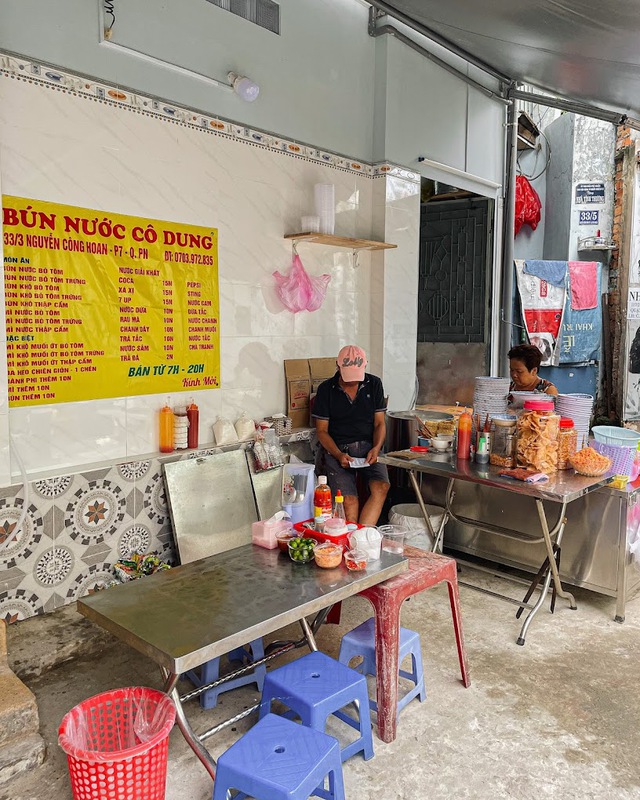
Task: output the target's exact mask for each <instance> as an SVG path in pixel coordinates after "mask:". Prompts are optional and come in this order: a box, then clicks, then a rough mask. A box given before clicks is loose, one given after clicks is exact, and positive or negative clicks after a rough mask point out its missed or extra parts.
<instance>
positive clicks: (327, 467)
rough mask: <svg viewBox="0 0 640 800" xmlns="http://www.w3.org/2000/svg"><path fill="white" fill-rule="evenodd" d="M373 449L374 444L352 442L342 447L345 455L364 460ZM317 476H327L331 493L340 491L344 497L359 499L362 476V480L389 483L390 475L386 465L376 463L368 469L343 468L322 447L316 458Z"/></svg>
mask: <svg viewBox="0 0 640 800" xmlns="http://www.w3.org/2000/svg"><path fill="white" fill-rule="evenodd" d="M372 447H373V443H372V442H351V444H345V445H341V446H340V449H341V450H342V452H343V453H348V454H349V455H350V456H353V457H354V458H364V457H365V456H366V455H367V453H368V452H369V450H371V448H372ZM316 475H326V476H327V482H328V483H329V486H330V487H331V491H332V492H333V494H334V495H335V493H336V492H337V491H338V489H340V491H341V492H342V496H343V497H357V496H358V487H357V484H356V480H357V478H358V475H360V479H361V480H365V481H366V482H367V484H368V483H369V481H381V482H382V483H389V473H388V472H387V467H386V464H380V463H378V462H376V463H375V464H371V465H370V466H368V467H361V468H358V469H354V468H353V467H341V466H340V464H339V463H338V461H337V460H336V459H335V458H334V457H333V456H332V455H331V454H330V453H327V451H326V450H325V449H324V447H320V448H319V450H318V454H317V456H316Z"/></svg>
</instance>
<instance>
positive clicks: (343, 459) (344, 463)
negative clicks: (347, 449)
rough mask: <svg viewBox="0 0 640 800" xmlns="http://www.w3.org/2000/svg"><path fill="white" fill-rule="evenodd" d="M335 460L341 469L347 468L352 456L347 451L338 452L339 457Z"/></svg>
mask: <svg viewBox="0 0 640 800" xmlns="http://www.w3.org/2000/svg"><path fill="white" fill-rule="evenodd" d="M336 460H337V462H338V463H339V464H340V466H341V467H343V469H348V467H349V462H350V461H353V456H350V455H349V454H348V453H340V457H339V458H338V459H336Z"/></svg>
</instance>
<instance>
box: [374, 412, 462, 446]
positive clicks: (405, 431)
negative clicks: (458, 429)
mask: <svg viewBox="0 0 640 800" xmlns="http://www.w3.org/2000/svg"><path fill="white" fill-rule="evenodd" d="M416 417H418V418H419V419H421V420H422V421H423V422H425V423H426V424H427V425H428V424H429V422H445V421H446V422H450V421H451V420H453V418H454V417H453V414H446V413H445V412H443V411H418V410H415V409H414V410H409V411H387V438H386V445H385V450H386V452H387V453H391V452H394V451H395V450H406V449H407V448H408V447H415V446H417V444H418V430H417V428H418V423H417V422H416Z"/></svg>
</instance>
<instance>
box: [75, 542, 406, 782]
mask: <svg viewBox="0 0 640 800" xmlns="http://www.w3.org/2000/svg"><path fill="white" fill-rule="evenodd" d="M406 569H407V560H406V559H405V558H404V557H403V556H399V555H395V554H392V553H386V552H383V553H382V557H381V559H380V560H379V561H377V562H373V563H372V564H370V565H369V566H368V567H367V569H366V570H365V571H363V572H349V571H347V569H346V568H345V567H344V566H340V567H337V568H335V569H320V568H318V567H316V565H315V564H294V563H293V562H292V561H291V560H290V559H289V557H288V555H287V554H285V553H281V552H280V551H279V550H277V549H276V550H265V549H264V548H261V547H256V546H255V545H243V546H242V547H238V548H236V549H234V550H228V551H227V552H224V553H219V554H217V555H214V556H209V557H208V558H204V559H201V560H200V561H194V562H193V563H191V564H185V565H184V566H181V567H176V568H175V569H172V570H169V571H166V572H160V573H156V574H155V575H151V576H149V577H147V578H143V579H142V580H139V581H133V582H131V583H127V584H123V585H122V586H117V587H113V588H111V589H107V590H105V591H102V592H99V593H98V594H94V595H91V596H89V597H84V598H82V600H79V601H78V611H79V612H80V613H81V614H84V616H86V617H88V618H89V619H90V620H92V621H93V622H95V623H96V624H98V625H100V626H101V627H103V628H105V629H106V630H108V631H110V632H111V633H113V634H114V635H115V636H117V637H118V638H119V639H122V641H124V642H126V643H127V644H129V645H131V646H132V647H134V648H135V649H136V650H139V651H140V652H141V653H144V654H145V655H147V656H149V658H151V659H153V661H155V662H156V663H157V664H158V665H159V666H160V668H161V669H162V671H163V674H164V676H165V687H164V689H165V691H166V692H167V693H168V694H171V697H172V698H173V700H174V702H175V704H176V710H177V717H178V725H179V727H180V730H181V731H182V733H183V735H184V737H185V739H186V740H187V742H188V743H189V745H190V746H191V747H192V748H193V750H194V752H195V753H196V755H197V756H198V758H199V759H200V761H202V763H203V764H204V766H205V768H206V769H207V770H208V772H209V774H210V775H211V777H212V778H213V777H214V776H215V761H214V760H213V758H212V757H211V755H210V753H209V751H208V750H207V748H206V747H205V746H204V744H203V741H204V740H205V739H206V738H208V737H209V736H211V735H212V734H213V733H215V732H216V731H217V730H219V729H220V728H221V727H222V726H220V725H219V726H216V727H215V728H211V729H210V730H208V731H205V732H204V733H202V734H200V735H197V734H196V733H195V732H194V731H193V729H192V728H191V725H190V723H189V721H188V720H187V718H186V715H185V713H184V708H183V702H185V701H186V700H189V699H191V698H193V697H195V696H197V695H199V694H200V693H201V692H202V691H205V690H206V689H207V688H209V686H211V685H215V684H209V686H204V687H200V688H199V689H197V690H195V691H194V692H190V693H189V694H187V695H184V696H182V697H181V696H180V694H179V693H178V690H177V683H178V678H179V677H180V674H181V673H183V672H186V671H187V670H189V669H193V668H195V667H199V666H201V665H202V664H204V663H205V662H207V661H209V660H210V659H212V658H216V657H218V656H221V655H223V654H225V653H228V652H229V651H230V650H233V649H234V648H236V647H240V646H241V645H244V644H246V643H247V642H250V641H252V640H253V639H257V638H259V637H261V636H265V635H266V634H269V633H273V632H274V631H277V630H279V629H280V628H283V627H284V626H285V625H288V624H289V623H291V622H296V621H300V623H301V625H302V628H303V631H304V633H305V636H306V639H307V642H308V644H309V646H310V647H311V649H316V645H315V641H314V638H313V633H312V631H311V629H310V627H309V625H308V623H307V621H306V619H305V617H306V616H307V615H310V614H315V613H317V612H319V611H322V610H323V609H326V608H328V607H329V606H331V605H333V604H334V603H337V602H339V601H340V600H345V599H346V598H347V597H351V596H352V595H355V594H358V592H361V591H362V590H364V589H368V588H369V587H371V586H374V585H375V584H377V583H380V582H381V581H384V580H387V578H392V577H394V576H395V575H399V574H400V573H401V572H404V571H405V570H406ZM292 646H293V645H291V647H292ZM286 649H289V648H288V647H285V648H281V649H280V650H279V651H278V652H283V651H284V650H286ZM278 652H276V653H273V654H271V655H270V656H268V658H272V657H274V656H275V655H277V654H278ZM242 671H243V670H239V671H238V672H235V673H233V675H238V674H241V673H242ZM228 677H232V676H228ZM254 710H255V707H254V708H253V709H248V710H247V711H245V712H243V714H242V715H240V716H238V717H236V718H235V720H238V719H240V718H242V717H243V716H247V715H248V714H249V713H252V711H254ZM235 720H234V721H235ZM224 724H225V723H223V726H224Z"/></svg>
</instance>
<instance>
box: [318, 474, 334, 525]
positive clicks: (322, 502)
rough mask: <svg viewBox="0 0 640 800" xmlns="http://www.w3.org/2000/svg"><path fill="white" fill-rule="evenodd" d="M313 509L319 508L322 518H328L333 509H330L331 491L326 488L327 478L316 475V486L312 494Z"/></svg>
mask: <svg viewBox="0 0 640 800" xmlns="http://www.w3.org/2000/svg"><path fill="white" fill-rule="evenodd" d="M313 505H314V508H319V509H320V510H321V512H322V515H323V516H325V515H326V516H327V517H330V516H331V514H332V511H333V509H332V508H331V489H330V488H329V487H328V486H327V476H326V475H318V485H317V486H316V489H315V491H314V493H313Z"/></svg>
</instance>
